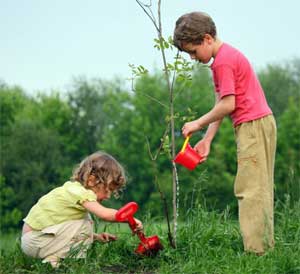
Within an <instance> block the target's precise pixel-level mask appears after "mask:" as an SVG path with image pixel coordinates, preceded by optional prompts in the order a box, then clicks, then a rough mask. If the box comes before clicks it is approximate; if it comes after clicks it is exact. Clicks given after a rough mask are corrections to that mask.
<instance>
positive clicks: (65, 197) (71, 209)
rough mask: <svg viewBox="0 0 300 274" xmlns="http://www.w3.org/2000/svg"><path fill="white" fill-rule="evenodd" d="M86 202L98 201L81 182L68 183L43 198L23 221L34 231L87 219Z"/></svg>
mask: <svg viewBox="0 0 300 274" xmlns="http://www.w3.org/2000/svg"><path fill="white" fill-rule="evenodd" d="M85 201H97V196H96V194H95V193H94V192H93V191H92V190H89V189H86V188H84V186H83V185H81V184H80V183H79V182H66V183H65V184H64V185H63V186H61V187H57V188H55V189H53V190H52V191H50V192H49V193H48V194H46V195H44V196H42V197H41V198H40V199H39V200H38V202H37V203H36V204H35V205H34V206H33V207H32V208H31V210H30V211H29V213H28V215H27V216H26V218H25V219H23V221H24V222H25V223H27V224H28V225H29V226H31V227H32V228H33V229H36V230H42V229H44V228H46V227H49V226H52V225H56V224H60V223H63V222H65V221H70V220H78V219H83V218H85V217H86V214H87V213H88V212H87V210H86V209H85V208H84V207H83V206H82V203H83V202H85Z"/></svg>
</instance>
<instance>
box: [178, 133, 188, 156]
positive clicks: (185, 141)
mask: <svg viewBox="0 0 300 274" xmlns="http://www.w3.org/2000/svg"><path fill="white" fill-rule="evenodd" d="M189 140H190V135H188V136H187V137H186V138H185V140H184V143H183V146H182V149H181V151H180V152H181V153H183V152H184V151H185V148H186V146H187V144H188V142H189Z"/></svg>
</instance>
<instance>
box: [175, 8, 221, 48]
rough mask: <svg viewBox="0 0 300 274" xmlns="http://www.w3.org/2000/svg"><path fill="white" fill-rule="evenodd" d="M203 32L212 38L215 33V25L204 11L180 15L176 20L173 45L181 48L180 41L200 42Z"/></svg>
mask: <svg viewBox="0 0 300 274" xmlns="http://www.w3.org/2000/svg"><path fill="white" fill-rule="evenodd" d="M205 34H210V35H211V36H212V37H213V38H215V37H216V35H217V30H216V25H215V23H214V21H213V20H212V18H211V17H210V16H209V15H208V14H206V13H204V12H191V13H187V14H184V15H182V16H181V17H179V18H178V19H177V21H176V26H175V30H174V35H173V41H174V45H175V46H176V47H177V48H178V49H179V50H182V43H183V42H185V43H193V44H201V43H202V42H203V39H204V36H205Z"/></svg>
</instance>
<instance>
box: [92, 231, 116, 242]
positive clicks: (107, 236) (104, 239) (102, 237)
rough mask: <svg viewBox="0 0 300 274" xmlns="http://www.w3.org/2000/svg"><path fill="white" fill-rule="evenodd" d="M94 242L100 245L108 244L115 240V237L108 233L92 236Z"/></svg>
mask: <svg viewBox="0 0 300 274" xmlns="http://www.w3.org/2000/svg"><path fill="white" fill-rule="evenodd" d="M94 240H97V241H99V242H102V243H108V242H111V241H115V240H117V237H116V236H115V235H112V234H109V233H100V234H94Z"/></svg>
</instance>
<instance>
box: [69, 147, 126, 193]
mask: <svg viewBox="0 0 300 274" xmlns="http://www.w3.org/2000/svg"><path fill="white" fill-rule="evenodd" d="M90 175H94V176H95V177H96V180H97V184H103V185H104V186H105V188H107V189H109V190H110V191H112V192H113V194H114V196H115V197H118V196H119V191H121V190H122V188H123V187H124V186H125V184H126V177H125V171H124V168H123V167H122V166H121V165H120V163H119V162H118V161H117V160H116V159H115V158H114V157H112V156H111V155H109V154H107V153H105V152H102V151H98V152H95V153H93V154H91V155H90V156H88V157H86V158H85V159H84V160H83V161H82V162H81V163H80V164H79V165H78V166H77V167H76V168H75V169H74V171H73V175H72V177H71V180H72V181H77V182H80V183H81V184H82V185H83V186H84V187H85V188H87V180H88V178H89V176H90Z"/></svg>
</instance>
